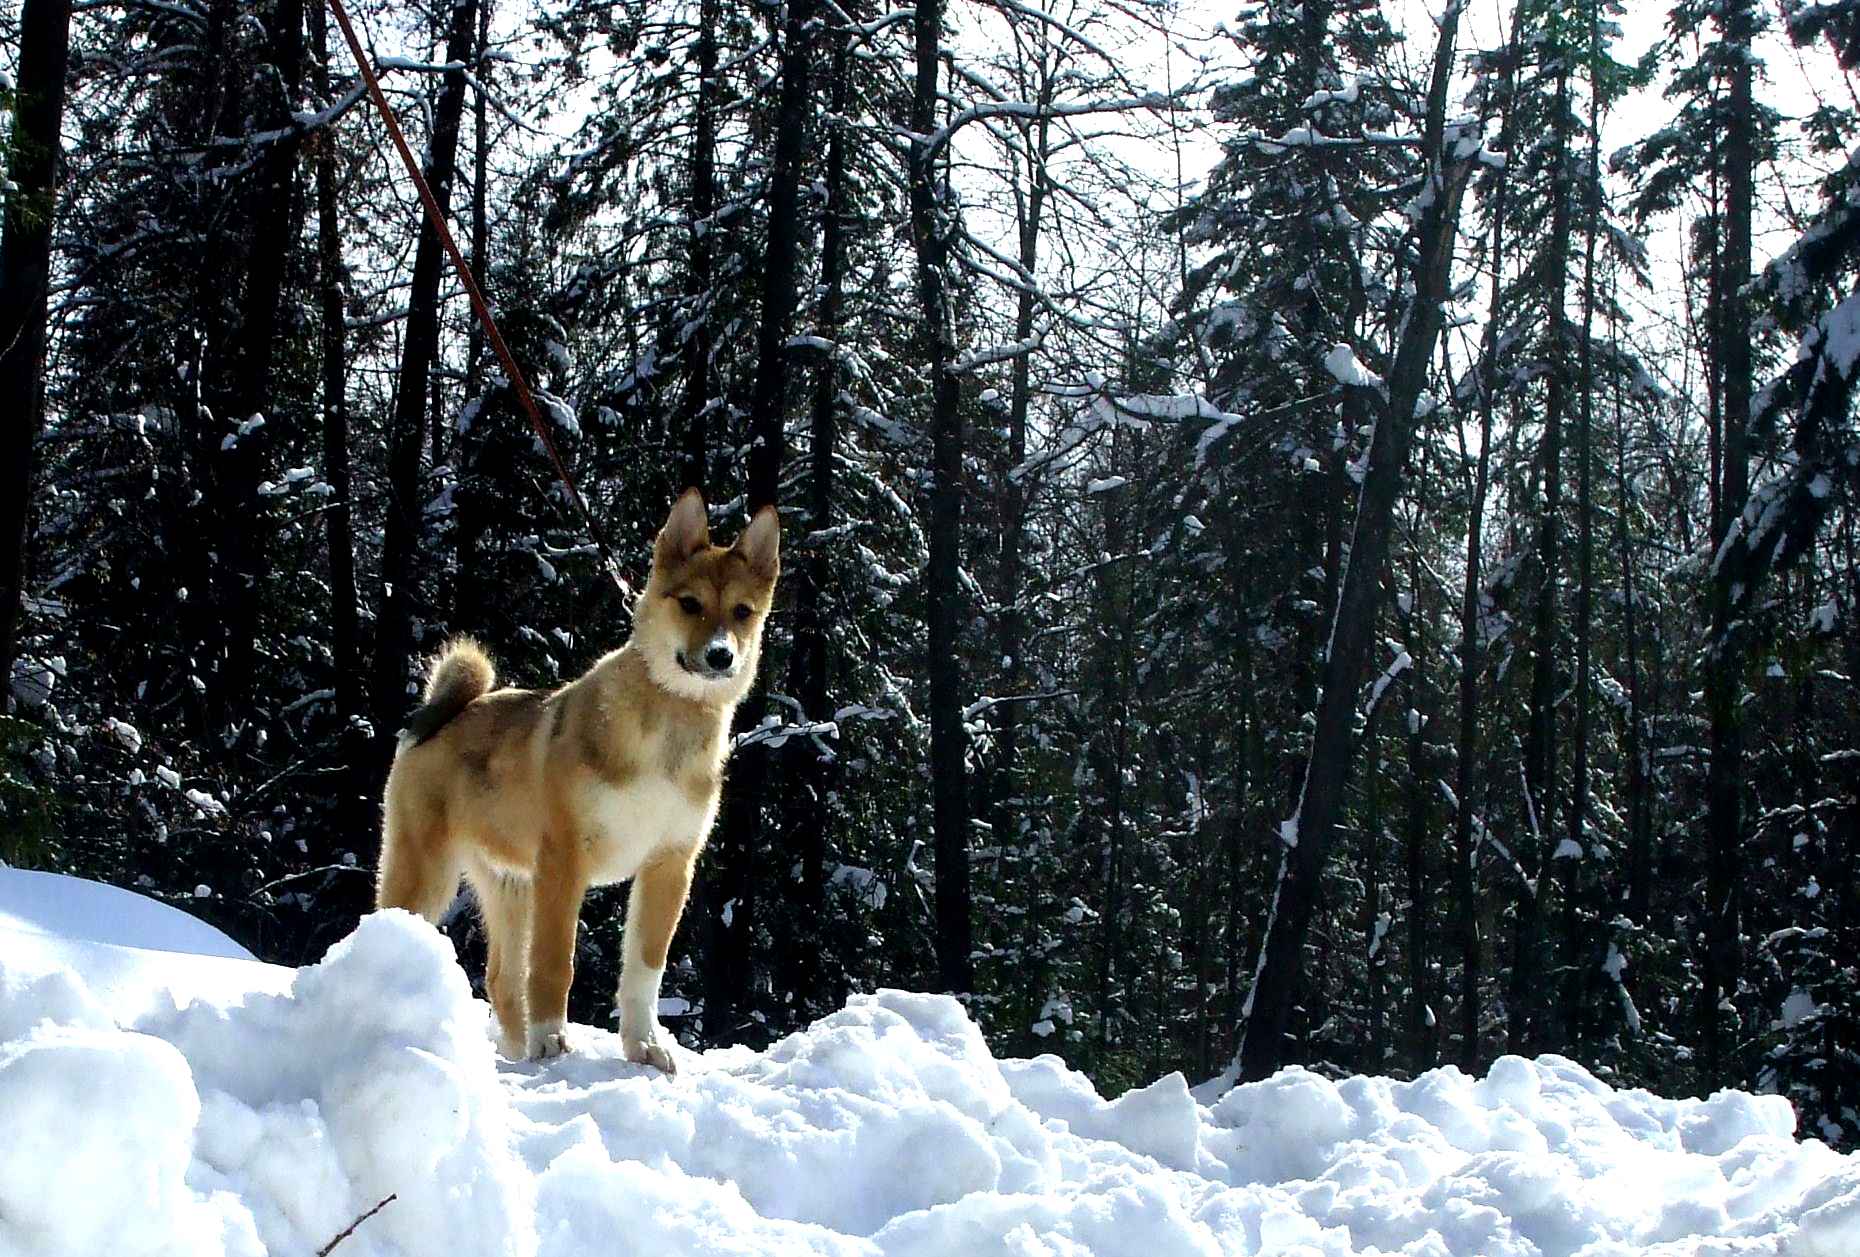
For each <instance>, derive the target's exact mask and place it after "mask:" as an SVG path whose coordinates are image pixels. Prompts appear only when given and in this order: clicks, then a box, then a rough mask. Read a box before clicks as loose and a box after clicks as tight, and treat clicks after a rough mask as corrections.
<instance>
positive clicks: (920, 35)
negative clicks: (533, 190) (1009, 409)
mask: <svg viewBox="0 0 1860 1257" xmlns="http://www.w3.org/2000/svg"><path fill="white" fill-rule="evenodd" d="M913 26H914V27H915V32H916V78H915V82H914V84H913V90H912V93H911V131H912V139H911V147H910V201H911V245H912V248H913V249H914V250H915V252H916V255H917V295H918V301H919V303H920V304H921V305H922V307H923V323H922V325H921V329H920V331H919V333H918V351H919V354H920V356H921V360H922V365H923V369H924V372H925V374H926V376H927V377H928V382H929V385H930V414H929V429H930V444H931V486H930V555H929V562H928V564H927V567H926V570H925V572H924V600H925V602H926V603H927V604H928V605H927V612H928V615H927V618H928V620H929V630H930V631H929V656H928V660H927V670H928V672H929V674H930V779H931V780H930V785H931V793H932V798H933V821H932V828H933V846H934V848H935V853H936V958H937V975H938V979H939V981H940V982H941V984H942V986H943V989H944V990H947V991H956V992H962V991H967V990H969V989H970V987H971V985H972V981H971V964H970V951H971V948H972V942H973V930H974V924H973V922H972V921H971V919H970V913H969V780H968V769H967V767H966V765H965V762H964V761H965V758H966V752H967V749H968V735H967V733H966V731H965V730H964V729H963V727H962V663H961V660H960V659H959V658H958V656H957V652H956V646H957V642H956V638H957V632H958V629H959V627H960V625H961V622H962V614H961V606H960V601H961V597H962V584H961V564H962V554H961V546H962V449H963V432H962V412H961V410H960V409H959V408H958V403H959V401H960V395H959V392H958V388H957V380H956V377H955V375H954V374H953V373H952V372H951V370H950V361H951V359H952V358H953V357H954V356H955V345H954V343H953V341H952V333H951V327H950V319H951V314H950V309H949V299H948V295H947V293H946V292H945V284H946V282H947V276H946V275H945V267H946V266H947V264H948V258H949V239H950V230H951V228H950V224H948V223H947V222H945V221H944V218H945V216H946V215H947V214H948V213H949V212H950V210H949V207H948V205H947V204H946V201H945V197H944V195H943V191H942V189H941V188H940V187H939V186H938V183H939V181H938V178H937V171H936V154H935V153H933V152H932V151H931V149H930V145H929V137H930V136H931V134H932V133H934V132H935V131H936V110H937V101H938V97H937V85H936V83H937V64H938V60H939V58H940V57H941V55H942V39H943V0H924V2H923V3H920V4H918V6H917V9H916V14H915V17H914V18H913Z"/></svg>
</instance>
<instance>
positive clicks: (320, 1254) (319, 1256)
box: [316, 1192, 400, 1257]
mask: <svg viewBox="0 0 1860 1257" xmlns="http://www.w3.org/2000/svg"><path fill="white" fill-rule="evenodd" d="M399 1196H400V1193H399V1192H389V1193H388V1194H387V1198H386V1199H385V1200H382V1201H381V1202H380V1203H379V1204H377V1205H376V1206H375V1207H374V1208H373V1209H370V1210H369V1211H368V1212H367V1213H364V1214H363V1215H362V1216H361V1217H359V1218H357V1219H356V1220H355V1221H353V1222H351V1223H349V1225H347V1226H345V1227H343V1228H342V1230H340V1231H338V1232H337V1233H336V1238H335V1239H333V1240H331V1241H330V1242H329V1243H327V1244H325V1245H323V1247H321V1248H319V1249H317V1250H316V1257H329V1255H330V1253H332V1252H334V1251H335V1248H336V1245H338V1244H340V1243H342V1241H344V1240H346V1239H348V1238H349V1237H350V1236H351V1235H354V1234H355V1228H356V1227H358V1226H360V1225H361V1224H362V1223H364V1222H366V1221H368V1219H370V1218H372V1217H374V1216H375V1215H376V1214H377V1213H380V1212H381V1211H382V1210H383V1209H385V1208H387V1207H388V1206H389V1205H391V1204H393V1203H394V1201H395V1200H396V1199H397V1198H398V1197H399Z"/></svg>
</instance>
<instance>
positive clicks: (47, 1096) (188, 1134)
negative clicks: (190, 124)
mask: <svg viewBox="0 0 1860 1257" xmlns="http://www.w3.org/2000/svg"><path fill="white" fill-rule="evenodd" d="M139 954H140V955H141V956H143V957H144V958H145V961H146V965H147V967H148V969H149V970H151V971H152V976H150V977H148V978H146V979H145V981H147V982H150V983H158V982H159V975H160V973H161V971H163V970H164V969H165V967H166V966H167V963H168V961H169V960H170V959H172V958H170V957H164V956H162V955H160V954H159V953H154V952H148V951H144V952H141V953H139ZM84 958H85V957H84V955H83V954H78V955H77V959H78V961H79V962H82V961H83V960H84ZM219 963H223V964H227V965H232V966H235V967H239V968H243V969H247V970H255V971H259V973H260V975H262V974H263V973H264V972H265V971H266V967H264V966H259V965H256V964H253V963H251V962H241V961H236V960H226V959H223V958H222V959H221V960H220V961H219ZM185 968H186V963H185V961H184V962H183V963H182V969H185ZM284 972H286V973H287V974H288V978H289V980H288V982H287V983H286V984H285V986H284V988H283V989H281V990H278V991H268V990H265V989H263V988H264V986H265V983H264V981H262V980H259V979H257V978H254V979H252V980H251V981H248V982H247V983H245V984H241V983H239V982H231V983H229V986H228V989H227V991H226V993H225V994H223V995H222V996H221V997H217V998H196V999H195V1000H194V1002H192V1003H191V1004H188V1005H186V1006H185V1007H176V1002H175V1001H173V1000H167V1001H157V1003H156V1005H155V1006H154V1007H153V1008H151V1009H150V1010H148V1011H145V1012H143V1013H141V1014H139V1015H137V1016H136V1017H134V1018H131V1019H127V1020H126V1019H124V1018H122V1017H120V1016H118V1015H116V1014H114V1013H113V1012H112V1011H111V1010H110V1009H108V1008H106V1007H105V1006H104V1005H103V1004H102V1003H101V1002H99V1001H98V1000H97V999H96V998H95V997H94V995H93V994H92V993H91V991H90V989H89V986H88V978H87V975H86V974H84V973H83V972H82V964H81V963H78V964H74V965H72V966H69V967H66V968H62V969H54V970H51V971H49V972H30V971H27V970H22V969H21V968H20V967H19V966H17V965H16V964H15V963H14V958H13V954H12V953H11V952H10V951H7V950H0V1130H5V1131H8V1132H20V1135H19V1137H17V1138H15V1137H12V1135H10V1134H9V1136H7V1137H5V1138H0V1254H13V1253H20V1254H34V1255H45V1257H52V1255H55V1254H86V1255H89V1254H98V1253H106V1252H107V1253H111V1254H165V1253H174V1254H182V1253H186V1254H221V1253H225V1254H241V1255H243V1254H259V1253H273V1254H303V1253H314V1252H316V1251H317V1250H318V1249H319V1248H320V1247H322V1246H323V1245H324V1244H326V1243H328V1242H329V1240H330V1239H331V1238H333V1237H334V1236H335V1235H336V1234H337V1233H338V1232H339V1231H341V1230H342V1228H344V1227H345V1226H347V1225H348V1224H349V1223H350V1222H352V1221H353V1220H354V1219H355V1218H357V1217H358V1216H359V1215H361V1214H362V1213H363V1212H364V1211H366V1210H368V1209H369V1208H371V1207H372V1206H374V1205H375V1204H377V1203H378V1202H379V1201H381V1200H383V1199H384V1198H386V1197H388V1196H389V1195H390V1194H392V1195H393V1196H394V1197H395V1199H394V1200H393V1201H392V1202H391V1203H389V1204H388V1205H386V1206H385V1207H383V1208H382V1209H381V1210H380V1212H379V1213H377V1214H376V1215H374V1216H373V1217H371V1218H369V1219H368V1220H367V1221H365V1222H363V1223H361V1225H360V1226H359V1227H358V1228H357V1229H356V1231H355V1232H354V1234H353V1235H351V1236H350V1237H349V1238H347V1239H345V1240H344V1241H343V1242H342V1244H341V1246H340V1247H339V1248H338V1250H337V1252H338V1253H339V1254H341V1255H342V1257H368V1255H371V1254H380V1255H386V1254H409V1255H411V1254H442V1255H444V1257H475V1255H477V1254H521V1255H528V1254H539V1255H546V1257H578V1255H580V1254H595V1253H599V1254H603V1255H606V1254H610V1253H614V1252H647V1253H663V1254H690V1255H694V1257H701V1255H704V1254H744V1255H749V1254H758V1255H759V1254H791V1253H792V1254H802V1253H820V1254H845V1255H852V1254H860V1255H874V1257H875V1255H878V1254H886V1255H891V1257H904V1255H918V1254H921V1255H924V1257H930V1255H932V1254H935V1255H939V1257H940V1255H951V1254H960V1255H963V1257H968V1255H977V1257H980V1255H985V1254H1002V1255H1003V1257H1005V1255H1007V1254H1014V1255H1016V1257H1032V1255H1035V1254H1039V1255H1050V1257H1073V1255H1077V1254H1086V1253H1098V1254H1130V1255H1131V1257H1171V1255H1173V1254H1210V1255H1212V1254H1254V1253H1288V1254H1289V1253H1298V1254H1308V1255H1320V1254H1321V1255H1337V1257H1341V1255H1343V1254H1364V1255H1368V1254H1391V1253H1404V1254H1414V1255H1416V1257H1422V1255H1427V1257H1446V1255H1452V1254H1458V1255H1463V1257H1526V1255H1532V1257H1541V1255H1552V1254H1560V1255H1565V1257H1575V1255H1580V1257H1625V1255H1626V1254H1640V1253H1652V1254H1658V1255H1661V1257H1678V1255H1679V1254H1688V1255H1695V1257H1704V1255H1707V1254H1730V1253H1733V1252H1735V1253H1738V1254H1772V1255H1775V1257H1784V1255H1787V1257H1836V1255H1840V1257H1852V1255H1853V1254H1856V1253H1860V1157H1841V1156H1839V1155H1836V1154H1835V1153H1833V1152H1831V1151H1829V1150H1828V1149H1827V1148H1825V1147H1824V1146H1822V1145H1821V1144H1819V1143H1816V1142H1813V1141H1807V1142H1799V1143H1798V1142H1797V1141H1796V1140H1795V1139H1794V1138H1793V1129H1794V1115H1793V1114H1792V1112H1791V1111H1790V1109H1789V1106H1788V1104H1787V1103H1786V1102H1785V1101H1783V1100H1781V1099H1778V1098H1776V1097H1761V1096H1749V1095H1743V1094H1740V1093H1733V1092H1725V1093H1721V1094H1719V1095H1717V1096H1714V1097H1712V1098H1711V1099H1709V1100H1704V1101H1698V1100H1664V1099H1660V1098H1658V1097H1655V1096H1652V1095H1648V1094H1646V1093H1644V1092H1638V1091H1618V1090H1615V1089H1612V1088H1610V1087H1608V1086H1606V1085H1604V1084H1603V1083H1601V1082H1599V1081H1597V1080H1596V1079H1595V1078H1593V1077H1592V1076H1590V1075H1589V1074H1588V1073H1587V1072H1585V1071H1584V1070H1583V1069H1582V1068H1581V1067H1579V1066H1577V1065H1575V1064H1573V1063H1571V1062H1569V1061H1566V1060H1562V1059H1559V1058H1556V1057H1545V1058H1542V1059H1540V1060H1537V1061H1534V1062H1533V1061H1526V1060H1521V1059H1518V1058H1505V1059H1503V1060H1501V1061H1499V1062H1497V1063H1496V1064H1495V1065H1494V1066H1493V1068H1492V1070H1491V1072H1490V1073H1489V1074H1488V1076H1487V1077H1486V1078H1484V1079H1481V1080H1474V1079H1471V1078H1467V1077H1465V1076H1464V1075H1462V1074H1460V1073H1458V1072H1457V1071H1455V1070H1452V1069H1445V1070H1438V1071H1435V1072H1434V1073H1431V1074H1428V1075H1425V1076H1424V1077H1422V1078H1419V1079H1417V1080H1415V1081H1413V1082H1409V1083H1402V1082H1393V1081H1390V1080H1387V1079H1380V1078H1352V1079H1349V1080H1347V1081H1345V1082H1342V1083H1332V1082H1330V1081H1327V1080H1325V1079H1323V1078H1320V1077H1318V1076H1316V1075H1314V1074H1310V1073H1307V1072H1305V1071H1302V1070H1297V1069H1291V1070H1287V1071H1285V1072H1283V1073H1281V1074H1279V1075H1278V1076H1277V1077H1275V1078H1273V1079H1271V1080H1269V1081H1266V1082H1262V1083H1256V1084H1252V1085H1248V1086H1242V1087H1237V1088H1233V1089H1231V1090H1228V1091H1227V1092H1226V1093H1225V1094H1224V1095H1221V1096H1219V1098H1218V1099H1216V1100H1215V1101H1214V1102H1213V1103H1212V1104H1202V1103H1199V1102H1197V1100H1196V1099H1195V1098H1194V1096H1193V1095H1191V1093H1190V1092H1189V1090H1188V1088H1187V1086H1186V1085H1185V1084H1184V1082H1183V1080H1182V1078H1181V1077H1180V1076H1179V1075H1173V1074H1172V1075H1170V1076H1168V1077H1166V1078H1163V1079H1161V1080H1159V1081H1157V1082H1155V1083H1152V1084H1151V1085H1149V1086H1148V1087H1144V1088H1141V1089H1138V1090H1135V1091H1132V1092H1130V1093H1128V1094H1126V1095H1124V1096H1122V1097H1120V1098H1119V1099H1117V1100H1113V1101H1107V1100H1105V1099H1103V1098H1102V1097H1100V1096H1099V1095H1098V1094H1097V1093H1096V1092H1095V1091H1094V1090H1093V1088H1092V1086H1091V1084H1090V1083H1089V1082H1088V1081H1086V1080H1085V1079H1084V1078H1083V1077H1081V1076H1080V1075H1078V1074H1076V1073H1073V1072H1072V1071H1070V1070H1068V1069H1067V1068H1066V1067H1065V1066H1064V1065H1063V1064H1062V1063H1061V1062H1059V1061H1058V1060H1057V1059H1056V1058H1053V1057H1040V1058H1037V1059H1035V1060H1031V1061H997V1060H995V1059H994V1058H993V1057H992V1056H991V1055H990V1054H989V1052H988V1050H987V1047H986V1045H985V1044H984V1042H983V1040H982V1038H981V1036H980V1034H979V1033H978V1032H977V1030H976V1028H975V1026H974V1024H973V1023H972V1022H970V1021H969V1019H968V1017H967V1016H966V1015H965V1013H964V1012H963V1010H962V1009H961V1007H960V1006H959V1005H958V1004H956V1003H955V1002H954V1001H952V1000H949V999H946V998H943V997H940V996H929V995H911V994H905V993H902V992H896V991H885V992H880V993H879V994H876V995H870V996H858V997H855V998H854V999H853V1000H852V1002H851V1003H850V1004H849V1005H848V1006H847V1007H846V1008H845V1009H843V1010H841V1011H840V1012H838V1013H835V1014H833V1015H832V1016H829V1017H827V1018H824V1019H823V1020H821V1021H820V1022H818V1023H816V1024H815V1025H814V1026H812V1027H811V1028H810V1029H808V1030H807V1031H805V1032H803V1033H800V1034H796V1035H793V1036H790V1037H789V1038H787V1039H784V1040H783V1041H781V1042H780V1043H777V1044H776V1045H774V1046H773V1047H771V1048H770V1049H769V1050H767V1051H766V1052H762V1053H751V1052H748V1051H745V1050H727V1051H716V1052H709V1053H703V1054H696V1053H689V1052H681V1053H680V1061H679V1066H680V1072H679V1074H678V1075H677V1077H676V1078H671V1079H668V1078H665V1077H663V1076H661V1075H659V1074H658V1073H657V1072H656V1071H653V1070H650V1069H647V1068H644V1067H639V1066H632V1065H628V1064H626V1063H625V1062H624V1061H623V1060H622V1059H621V1055H620V1048H619V1042H618V1039H617V1038H616V1037H615V1036H613V1035H611V1034H607V1033H605V1032H601V1031H597V1030H593V1029H589V1028H586V1027H580V1028H577V1030H578V1033H579V1038H578V1039H577V1045H578V1047H579V1049H580V1050H579V1051H578V1052H577V1053H576V1054H575V1055H572V1056H570V1057H567V1058H564V1059H561V1060H558V1061H551V1062H549V1063H548V1064H546V1065H531V1064H518V1063H511V1062H500V1061H498V1060H497V1059H496V1058H495V1057H494V1055H493V1053H492V1050H491V1047H490V1039H489V1035H488V1017H487V1012H486V1009H485V1006H484V1005H483V1004H482V1003H481V1002H479V1001H477V1000H474V999H473V998H472V996H471V992H470V990H469V988H468V986H467V983H466V981H465V978H464V976H463V974H462V973H461V972H460V970H459V968H458V966H457V964H456V963H455V962H454V960H453V957H452V952H451V948H450V945H449V944H448V943H447V942H446V940H445V939H444V938H443V937H442V936H441V935H439V934H438V933H437V932H435V931H434V930H432V929H431V928H429V927H428V926H426V925H425V924H424V923H423V922H420V921H418V920H416V919H415V918H413V917H410V916H407V915H405V914H402V913H383V914H379V915H376V916H373V917H370V918H368V919H367V920H365V921H364V922H363V923H362V925H361V928H360V929H359V930H357V931H356V933H355V934H354V935H352V936H351V937H350V938H348V939H346V940H345V941H343V942H342V943H340V944H339V945H337V946H336V947H335V948H333V949H332V950H331V951H330V953H329V955H328V956H327V957H326V958H325V959H324V961H323V962H322V963H321V964H319V965H315V966H311V967H309V968H305V969H302V970H299V971H296V972H294V973H292V972H290V971H284ZM190 980H192V979H190Z"/></svg>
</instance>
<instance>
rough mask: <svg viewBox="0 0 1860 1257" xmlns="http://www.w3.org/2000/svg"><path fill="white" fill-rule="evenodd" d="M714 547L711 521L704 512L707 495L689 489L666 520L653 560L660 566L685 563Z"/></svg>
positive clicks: (673, 507)
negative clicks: (661, 564) (697, 554)
mask: <svg viewBox="0 0 1860 1257" xmlns="http://www.w3.org/2000/svg"><path fill="white" fill-rule="evenodd" d="M709 544H710V519H709V517H708V516H707V515H706V514H705V512H704V495H703V494H702V493H699V492H698V491H697V490H696V489H686V490H685V491H684V493H683V494H681V495H680V496H679V498H678V501H676V502H674V503H673V504H672V513H671V514H670V515H667V516H666V517H665V527H663V528H661V529H660V530H659V540H658V542H657V543H656V544H655V545H654V546H653V550H652V557H653V560H654V561H655V562H658V563H683V562H684V561H685V560H686V559H688V558H690V557H691V556H692V555H694V554H696V553H697V552H698V551H700V550H702V549H703V548H704V547H705V546H708V545H709Z"/></svg>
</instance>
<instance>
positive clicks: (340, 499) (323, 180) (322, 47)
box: [308, 3, 369, 824]
mask: <svg viewBox="0 0 1860 1257" xmlns="http://www.w3.org/2000/svg"><path fill="white" fill-rule="evenodd" d="M308 12H309V17H310V60H311V74H312V77H313V82H314V85H315V88H316V94H317V100H318V102H319V103H327V102H328V100H329V19H328V16H327V13H326V11H325V9H324V6H323V5H322V4H320V3H318V4H312V5H310V7H309V10H308ZM327 140H328V137H325V138H324V142H322V143H319V144H318V145H317V146H316V153H315V160H314V161H313V163H312V168H313V170H314V172H315V177H316V217H317V309H318V313H319V315H320V316H321V329H320V330H321V337H320V345H321V348H322V376H323V380H322V382H323V478H324V479H325V480H326V481H327V482H328V483H329V487H330V488H331V489H332V490H334V493H333V494H332V496H331V500H330V503H329V508H328V509H327V510H325V511H324V512H323V527H324V543H325V545H326V546H327V548H328V551H329V624H330V646H331V649H332V651H333V653H334V656H335V665H336V686H335V689H336V715H337V717H338V719H340V720H341V722H342V732H341V733H340V734H339V735H338V743H339V746H340V754H341V756H342V759H343V763H344V766H345V767H346V768H347V769H348V773H349V775H348V777H347V780H346V784H345V785H344V787H343V791H344V806H343V808H342V811H341V813H340V814H341V815H343V816H345V817H347V818H349V820H350V822H351V823H353V824H361V823H362V822H363V818H364V816H365V810H364V809H365V807H366V803H365V800H366V799H367V797H368V795H369V788H368V785H367V783H366V782H364V781H362V780H360V779H359V778H357V777H356V775H355V774H356V771H357V770H358V769H359V768H360V757H361V747H360V746H359V745H357V743H356V731H357V725H356V723H355V721H356V720H357V718H358V717H360V716H361V715H362V714H363V713H364V711H365V710H366V703H365V698H364V695H363V692H362V691H363V680H364V678H363V676H362V629H361V612H360V606H361V603H360V600H359V598H358V597H357V596H356V589H355V536H354V529H355V515H354V494H353V492H352V485H351V481H350V474H349V398H348V388H349V382H348V346H347V340H346V333H345V329H344V326H343V305H344V303H343V292H342V281H343V269H342V220H341V217H340V216H339V212H338V208H337V205H336V154H335V151H334V149H333V147H332V146H331V144H329V143H328V142H327Z"/></svg>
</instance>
